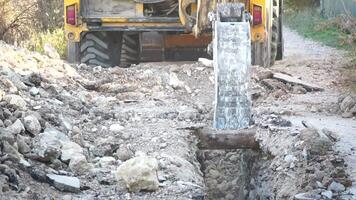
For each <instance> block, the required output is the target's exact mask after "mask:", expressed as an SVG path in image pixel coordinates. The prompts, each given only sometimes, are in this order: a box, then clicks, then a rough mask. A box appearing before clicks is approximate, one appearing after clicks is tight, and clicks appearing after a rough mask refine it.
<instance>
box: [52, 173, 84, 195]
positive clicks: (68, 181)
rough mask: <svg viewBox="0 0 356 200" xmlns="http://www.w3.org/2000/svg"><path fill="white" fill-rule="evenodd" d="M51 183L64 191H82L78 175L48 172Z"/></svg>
mask: <svg viewBox="0 0 356 200" xmlns="http://www.w3.org/2000/svg"><path fill="white" fill-rule="evenodd" d="M47 178H48V179H49V181H50V183H51V185H53V186H54V187H55V188H57V189H58V190H60V191H63V192H75V193H76V192H80V180H79V179H78V178H76V177H69V176H61V175H55V174H47Z"/></svg>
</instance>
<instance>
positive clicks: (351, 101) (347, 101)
mask: <svg viewBox="0 0 356 200" xmlns="http://www.w3.org/2000/svg"><path fill="white" fill-rule="evenodd" d="M355 105H356V97H353V96H351V95H349V96H346V97H345V98H344V100H343V101H342V102H341V104H340V110H341V112H342V113H347V112H349V111H350V110H351V109H352V108H353V107H354V106H355Z"/></svg>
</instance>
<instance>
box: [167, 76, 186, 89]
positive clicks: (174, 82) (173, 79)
mask: <svg viewBox="0 0 356 200" xmlns="http://www.w3.org/2000/svg"><path fill="white" fill-rule="evenodd" d="M169 85H170V86H172V88H174V89H181V88H184V82H183V81H181V80H179V79H178V76H177V74H176V73H173V72H171V73H170V76H169Z"/></svg>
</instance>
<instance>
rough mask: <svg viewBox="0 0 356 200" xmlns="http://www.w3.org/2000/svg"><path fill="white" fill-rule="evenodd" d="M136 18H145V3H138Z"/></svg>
mask: <svg viewBox="0 0 356 200" xmlns="http://www.w3.org/2000/svg"><path fill="white" fill-rule="evenodd" d="M136 17H143V3H136Z"/></svg>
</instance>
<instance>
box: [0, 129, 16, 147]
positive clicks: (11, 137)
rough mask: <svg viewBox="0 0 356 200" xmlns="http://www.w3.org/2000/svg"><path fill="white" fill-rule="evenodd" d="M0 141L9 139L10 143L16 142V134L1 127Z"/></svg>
mask: <svg viewBox="0 0 356 200" xmlns="http://www.w3.org/2000/svg"><path fill="white" fill-rule="evenodd" d="M0 141H7V142H8V143H9V144H14V143H15V136H14V134H12V133H11V132H10V131H9V130H7V129H5V128H0Z"/></svg>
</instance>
